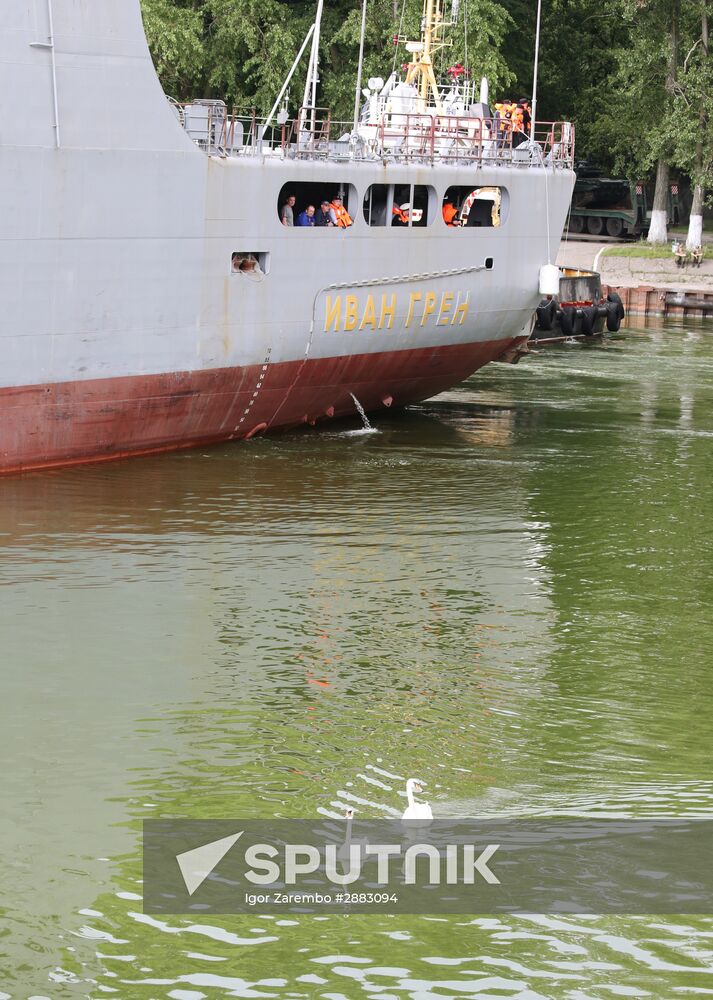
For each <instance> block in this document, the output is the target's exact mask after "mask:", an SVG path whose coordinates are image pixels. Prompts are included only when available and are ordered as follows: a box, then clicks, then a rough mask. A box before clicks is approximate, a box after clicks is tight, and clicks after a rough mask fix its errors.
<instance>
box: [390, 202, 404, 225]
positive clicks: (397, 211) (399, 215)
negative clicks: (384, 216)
mask: <svg viewBox="0 0 713 1000" xmlns="http://www.w3.org/2000/svg"><path fill="white" fill-rule="evenodd" d="M391 214H392V216H394V218H396V219H398V220H399V222H403V224H404V225H405V226H408V212H404V210H403V209H402V208H399V206H398V205H394V206H393V208H392V209H391Z"/></svg>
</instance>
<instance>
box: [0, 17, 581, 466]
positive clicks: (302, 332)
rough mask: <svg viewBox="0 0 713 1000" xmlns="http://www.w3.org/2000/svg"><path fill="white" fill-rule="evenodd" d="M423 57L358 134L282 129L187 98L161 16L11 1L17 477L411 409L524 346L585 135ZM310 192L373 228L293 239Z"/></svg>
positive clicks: (2, 436)
mask: <svg viewBox="0 0 713 1000" xmlns="http://www.w3.org/2000/svg"><path fill="white" fill-rule="evenodd" d="M438 16H439V12H438V8H434V13H433V17H438ZM418 44H419V43H415V48H414V49H413V51H412V66H414V67H416V68H413V69H412V68H409V69H408V70H407V72H406V74H405V78H404V79H403V80H401V79H399V78H398V77H397V76H396V75H395V74H392V75H391V76H390V77H389V78H388V79H387V80H386V81H383V80H370V81H369V85H368V86H365V87H364V90H365V91H366V94H365V95H364V98H363V107H361V108H360V109H359V114H358V117H357V121H356V122H355V123H354V122H353V123H337V122H334V121H332V120H331V117H330V115H329V114H328V113H327V112H325V111H323V110H320V109H319V108H317V107H315V106H314V103H312V104H311V105H308V104H307V103H306V102H305V105H304V106H303V108H301V109H300V110H299V112H298V113H297V114H295V116H294V118H293V119H292V120H290V119H289V118H288V117H287V116H286V115H285V114H284V113H283V114H281V113H280V110H279V108H278V109H276V113H275V115H274V116H271V118H270V119H269V120H262V121H260V120H259V119H257V118H256V117H253V116H247V117H241V116H239V115H234V114H231V113H229V112H228V109H227V108H226V107H225V105H223V104H222V103H221V102H196V103H193V104H190V105H188V106H184V107H181V106H178V105H176V104H175V103H170V102H169V101H167V99H166V96H165V95H164V94H163V92H162V90H161V87H160V84H159V82H158V79H157V77H156V74H155V71H154V68H153V64H152V62H151V58H150V55H149V52H148V48H147V45H146V40H145V36H144V31H143V25H142V22H141V14H140V9H139V0H102V2H92V3H77V2H76V0H46V3H43V4H37V5H35V4H32V5H30V4H27V3H26V2H24V0H5V3H4V4H3V8H2V11H1V12H0V88H2V93H3V95H4V101H3V103H2V104H1V105H0V181H1V183H0V289H1V291H2V302H3V309H2V311H1V312H0V357H1V358H2V366H1V367H0V418H1V419H0V471H14V470H19V469H25V468H37V467H43V466H49V465H57V464H65V463H71V462H80V461H87V460H94V459H102V458H110V457H116V456H118V455H124V454H138V453H147V452H153V451H159V450H163V449H169V448H178V447H186V446H189V445H192V444H198V443H205V442H210V441H220V440H228V439H233V438H249V437H251V436H253V435H255V434H256V433H261V432H264V431H267V430H270V429H273V428H278V427H286V426H294V425H298V424H302V423H308V424H314V423H316V422H317V421H321V420H329V419H330V418H332V417H335V416H339V415H344V414H347V413H353V412H354V403H353V399H352V395H351V394H352V393H354V395H356V396H357V397H358V398H359V399H360V400H361V401H362V403H363V404H364V406H365V408H366V409H367V410H373V409H376V408H378V407H383V406H391V405H401V404H405V403H409V402H413V401H415V400H419V399H423V398H426V397H428V396H430V395H432V394H433V393H436V392H438V391H440V390H442V389H444V388H446V387H448V386H450V385H453V384H454V383H456V382H459V381H461V380H462V379H463V378H465V377H466V376H468V375H469V374H471V373H472V372H473V371H475V370H476V369H478V368H479V367H481V366H482V365H484V364H486V363H487V362H489V361H491V360H493V359H495V358H497V357H499V356H501V355H503V354H505V353H506V352H507V351H508V350H511V349H512V348H513V347H514V346H516V345H517V344H518V343H520V342H521V341H523V340H525V339H526V338H527V336H528V335H529V332H530V322H531V318H532V315H533V311H534V309H535V307H536V306H537V304H538V302H539V300H540V297H541V296H540V288H539V275H540V269H541V267H542V266H543V265H545V264H547V263H548V262H549V261H550V260H553V259H554V257H555V255H556V249H557V246H558V243H559V239H560V236H561V232H562V228H563V224H564V220H565V217H566V213H567V209H568V206H569V201H570V197H571V191H572V185H573V180H574V175H573V172H572V162H573V132H572V128H571V126H570V125H568V124H567V123H559V124H554V125H552V124H549V125H540V126H538V127H537V129H536V130H535V133H534V136H533V139H534V141H529V140H528V141H523V142H522V143H521V144H520V145H518V144H517V142H513V136H512V133H508V132H503V131H501V130H500V129H499V127H498V125H497V123H496V122H494V121H493V120H492V118H491V117H490V112H489V109H488V107H487V98H485V99H484V100H482V101H474V100H473V96H474V95H472V94H470V93H469V84H468V81H463V80H461V81H460V82H459V81H458V80H454V81H453V83H452V86H451V87H450V89H449V90H447V91H438V92H437V93H434V89H433V88H434V82H435V78H434V80H433V81H432V80H431V77H432V75H433V74H432V70H431V71H429V69H428V61H427V60H428V49H427V48H421V49H419V48H418ZM419 67H420V68H419ZM424 81H426V83H424ZM478 96H480V97H483V96H484V95H482V94H480V95H478ZM523 138H525V137H523ZM290 195H293V196H294V197H295V212H297V211H299V210H301V209H302V208H304V207H305V206H307V205H314V204H315V203H318V202H319V200H320V199H325V198H326V199H328V200H329V201H331V200H332V199H334V198H336V197H338V196H340V197H341V198H342V199H343V204H344V206H345V207H346V209H347V211H348V213H349V215H350V217H351V219H352V220H353V225H351V226H350V227H348V228H340V227H324V228H311V227H307V228H300V227H296V226H295V227H288V226H284V225H282V223H281V221H280V208H281V206H282V204H283V203H284V202H285V200H286V199H287V198H288V197H289V196H290ZM445 203H451V204H454V205H455V206H456V207H457V211H458V213H459V218H458V220H457V221H458V222H459V223H462V224H460V225H446V222H445V220H444V215H443V206H444V204H445ZM394 222H396V223H397V224H394Z"/></svg>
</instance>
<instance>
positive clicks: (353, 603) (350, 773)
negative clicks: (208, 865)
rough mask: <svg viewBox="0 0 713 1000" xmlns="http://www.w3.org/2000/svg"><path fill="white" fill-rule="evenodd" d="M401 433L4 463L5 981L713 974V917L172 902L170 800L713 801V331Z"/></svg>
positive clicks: (116, 987)
mask: <svg viewBox="0 0 713 1000" xmlns="http://www.w3.org/2000/svg"><path fill="white" fill-rule="evenodd" d="M372 422H373V423H374V424H375V427H376V429H377V430H378V432H379V433H376V434H371V435H369V434H360V433H354V431H356V430H357V428H358V426H359V425H358V422H357V421H355V424H354V427H353V428H350V427H343V426H340V427H337V426H334V427H331V428H330V427H326V428H325V429H324V430H323V431H322V432H321V433H318V434H315V433H299V434H297V433H296V434H291V435H286V436H283V437H278V438H273V439H261V440H253V441H252V442H249V443H246V444H241V445H237V446H234V447H221V448H217V449H213V450H210V451H206V452H205V453H202V452H200V451H199V452H193V453H185V454H177V455H173V456H164V457H160V458H156V459H144V460H137V461H133V462H122V463H119V464H116V465H111V466H96V467H87V468H84V469H75V470H70V471H59V472H52V473H47V474H42V475H28V476H25V477H18V478H12V479H4V480H2V481H0V550H1V552H0V555H1V560H0V584H1V585H2V586H1V588H0V596H1V601H0V629H1V632H0V634H1V635H2V662H3V681H4V684H3V698H2V704H1V707H0V713H1V722H2V724H1V726H0V740H1V741H2V760H3V774H2V779H0V780H1V781H2V800H1V801H2V823H1V825H0V831H1V832H0V866H1V867H2V890H3V892H2V904H1V905H2V910H1V912H0V998H8V997H11V998H13V1000H14V998H25V997H48V998H50V1000H55V998H64V997H92V998H95V997H100V996H105V995H106V996H115V997H119V998H128V1000H134V998H136V1000H152V998H163V997H167V998H173V1000H202V998H204V997H207V998H218V997H275V998H281V1000H288V998H325V1000H362V998H374V1000H436V998H439V1000H440V998H481V1000H483V998H511V1000H515V998H518V1000H550V998H552V1000H565V998H566V1000H610V998H612V997H651V998H654V1000H673V998H677V997H681V998H685V997H688V996H710V995H713V918H711V919H709V918H701V917H685V916H680V917H656V916H650V917H642V916H639V917H612V916H609V917H592V916H586V917H573V916H561V917H557V916H552V915H548V916H541V915H539V916H538V915H536V914H523V915H519V916H509V915H508V916H502V917H487V918H486V917H480V918H479V917H477V916H474V917H472V918H471V917H469V918H463V917H438V918H435V917H429V916H427V915H426V916H387V915H383V916H381V915H359V914H350V915H347V916H344V915H317V916H307V915H304V916H302V915H298V916H294V915H291V916H289V917H284V918H281V917H279V916H276V915H271V916H269V917H265V916H264V915H261V914H260V913H259V912H256V913H255V914H254V915H250V916H241V917H237V916H236V917H221V918H217V917H215V916H205V917H203V918H201V916H200V914H199V913H198V914H197V915H195V916H194V917H192V918H186V917H175V918H170V917H168V918H166V917H161V918H158V917H154V916H150V915H147V914H144V913H143V912H142V883H141V878H142V872H141V821H142V820H143V819H145V818H147V817H149V816H150V817H152V818H156V817H176V816H182V817H192V818H210V817H216V818H230V817H233V816H242V817H248V816H249V817H254V818H272V817H283V818H291V817H312V816H319V815H340V814H342V812H343V809H344V807H345V806H346V805H353V806H355V807H356V808H357V810H358V811H359V815H360V816H361V817H364V818H367V817H369V818H375V817H380V816H381V817H384V816H392V815H394V814H395V813H398V812H400V811H401V810H403V808H404V806H405V794H404V793H405V782H406V779H407V778H409V777H411V776H417V777H419V778H421V779H422V780H424V781H425V782H426V788H425V792H424V796H423V797H424V798H426V799H428V800H429V801H430V802H431V805H432V806H433V809H434V812H435V813H436V814H437V815H441V816H488V815H490V816H493V815H495V816H497V815H501V814H506V813H507V814H516V815H529V816H545V815H552V814H558V815H575V816H576V815H582V816H597V817H602V816H626V817H631V816H634V817H647V816H682V815H686V816H708V817H711V816H713V768H712V764H713V759H712V754H711V746H712V739H711V737H712V731H713V664H712V654H713V620H712V618H711V613H710V608H711V603H712V598H713V584H712V583H711V572H710V568H711V563H712V561H713V527H712V525H713V518H712V516H711V483H712V482H713V325H711V324H710V323H708V324H700V325H693V324H690V323H689V324H688V326H686V327H682V326H676V325H669V326H666V327H656V328H652V327H649V328H648V329H636V328H630V329H629V330H627V331H626V332H625V333H624V335H623V336H622V337H621V338H617V339H615V340H613V341H610V342H609V343H608V344H607V345H606V346H603V347H593V346H592V347H581V346H570V347H564V348H558V349H552V350H548V351H546V352H544V353H541V354H539V355H537V356H536V357H531V358H529V359H526V360H525V361H524V362H523V363H521V364H520V365H519V366H518V367H509V366H497V365H491V366H490V367H489V368H487V369H486V370H485V371H484V372H482V373H480V374H479V375H478V376H477V377H476V378H474V379H472V380H471V381H470V382H468V383H466V384H465V385H463V386H462V387H460V388H459V389H457V390H454V391H453V392H451V393H448V394H447V395H445V396H442V397H439V398H438V399H436V400H433V401H430V402H429V403H426V404H424V405H423V406H421V407H417V408H413V409H411V410H410V411H409V412H408V413H406V414H404V415H400V416H399V415H390V416H388V417H387V418H377V419H375V420H373V421H372ZM711 913H713V901H711Z"/></svg>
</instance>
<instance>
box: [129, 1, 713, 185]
mask: <svg viewBox="0 0 713 1000" xmlns="http://www.w3.org/2000/svg"><path fill="white" fill-rule="evenodd" d="M142 3H143V10H144V20H145V24H146V34H147V37H148V41H149V46H150V48H151V52H152V54H153V57H154V61H155V63H156V66H157V69H158V72H159V75H160V77H161V80H162V83H163V86H164V89H165V90H166V92H167V93H169V94H171V95H172V96H174V97H177V98H179V99H183V100H188V99H190V98H192V97H196V96H202V97H221V98H223V99H224V100H225V101H226V102H227V103H228V104H229V105H234V106H237V107H240V108H246V107H255V108H256V109H257V110H258V111H260V112H263V113H264V112H266V111H267V110H268V108H269V107H270V106H271V104H272V102H273V100H274V98H275V96H276V94H277V92H278V90H279V88H280V86H281V84H282V82H283V80H284V78H285V76H286V75H287V72H288V70H289V67H290V65H291V63H292V60H293V59H294V56H295V54H296V53H297V50H298V48H299V46H300V44H301V42H302V39H303V38H304V36H305V34H306V32H307V30H308V28H309V25H310V24H311V22H312V20H313V18H314V14H315V10H316V0H315V2H313V0H309V2H308V0H142ZM708 3H709V0H543V21H542V34H541V47H540V77H539V94H538V118H539V119H540V120H559V119H562V118H567V119H569V120H572V121H574V123H575V125H576V129H577V149H578V155H579V157H580V158H588V159H591V160H593V161H595V162H597V163H598V164H599V165H600V166H602V167H603V168H605V169H606V170H608V171H610V172H612V173H622V174H624V175H626V176H628V177H629V178H630V179H639V178H641V177H643V176H645V175H647V174H650V172H651V170H652V169H653V167H654V165H655V163H656V161H657V160H658V159H659V157H662V156H663V157H664V158H667V159H668V161H669V162H670V163H671V165H672V166H674V167H679V168H680V169H681V170H683V171H685V172H686V173H688V174H689V176H691V177H692V178H693V180H694V181H696V180H697V181H699V182H700V183H702V184H704V186H707V187H709V188H710V187H713V129H710V128H706V124H707V123H708V122H710V121H711V120H713V69H712V66H711V58H710V56H709V55H707V54H706V52H705V51H704V47H703V45H702V43H701V41H700V36H701V15H702V12H703V10H704V8H705V5H706V4H708ZM536 6H537V5H536V3H535V2H534V0H460V4H459V9H458V18H457V24H456V25H455V26H454V28H453V30H451V31H450V32H449V39H450V41H449V44H448V45H447V46H445V47H444V48H443V49H441V50H440V52H439V53H438V54H437V57H436V68H437V70H438V71H439V75H443V73H444V72H445V70H446V69H447V67H448V66H449V65H451V64H452V63H455V62H461V63H463V64H464V65H466V66H467V67H468V69H469V70H470V72H471V74H472V75H473V76H474V77H475V78H479V77H480V76H481V75H485V76H487V77H488V79H489V81H490V89H491V94H492V95H493V96H494V97H496V98H497V97H506V96H507V97H514V98H516V99H517V98H519V97H522V96H526V95H528V96H529V95H530V94H531V91H532V64H533V56H534V38H535V17H536ZM449 9H450V8H449ZM421 16H422V0H369V7H368V19H367V34H366V45H365V57H364V79H368V77H369V76H382V77H386V76H388V74H389V73H390V72H391V70H392V68H394V67H395V68H397V69H398V68H400V67H401V65H402V64H403V63H405V62H407V61H408V56H407V53H406V52H405V49H404V48H403V46H395V45H394V37H395V36H396V35H401V37H402V38H403V37H410V38H418V37H419V34H420V21H421ZM360 21H361V3H360V0H325V7H324V15H323V21H322V38H321V50H320V66H321V81H320V91H319V99H318V100H319V103H320V104H321V105H323V106H326V107H329V108H330V109H331V111H332V116H333V118H335V119H336V120H343V121H349V120H350V119H351V115H352V109H353V103H354V84H355V80H356V69H357V56H358V41H359V30H360ZM306 62H307V60H306V58H305V59H304V60H303V65H302V66H301V67H300V69H299V71H298V73H297V74H296V77H295V79H294V81H293V83H292V88H291V94H290V100H289V107H290V110H291V111H292V112H293V113H294V112H295V111H296V109H297V108H298V107H299V105H300V104H301V101H302V93H303V89H304V82H305V74H306Z"/></svg>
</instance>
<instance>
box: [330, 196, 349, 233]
mask: <svg viewBox="0 0 713 1000" xmlns="http://www.w3.org/2000/svg"><path fill="white" fill-rule="evenodd" d="M332 208H333V209H334V214H335V215H336V217H337V225H338V226H339V228H340V229H348V228H349V226H351V225H352V219H351V216H350V215H349V212H347V210H346V208H345V207H344V205H335V204H334V202H332Z"/></svg>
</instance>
